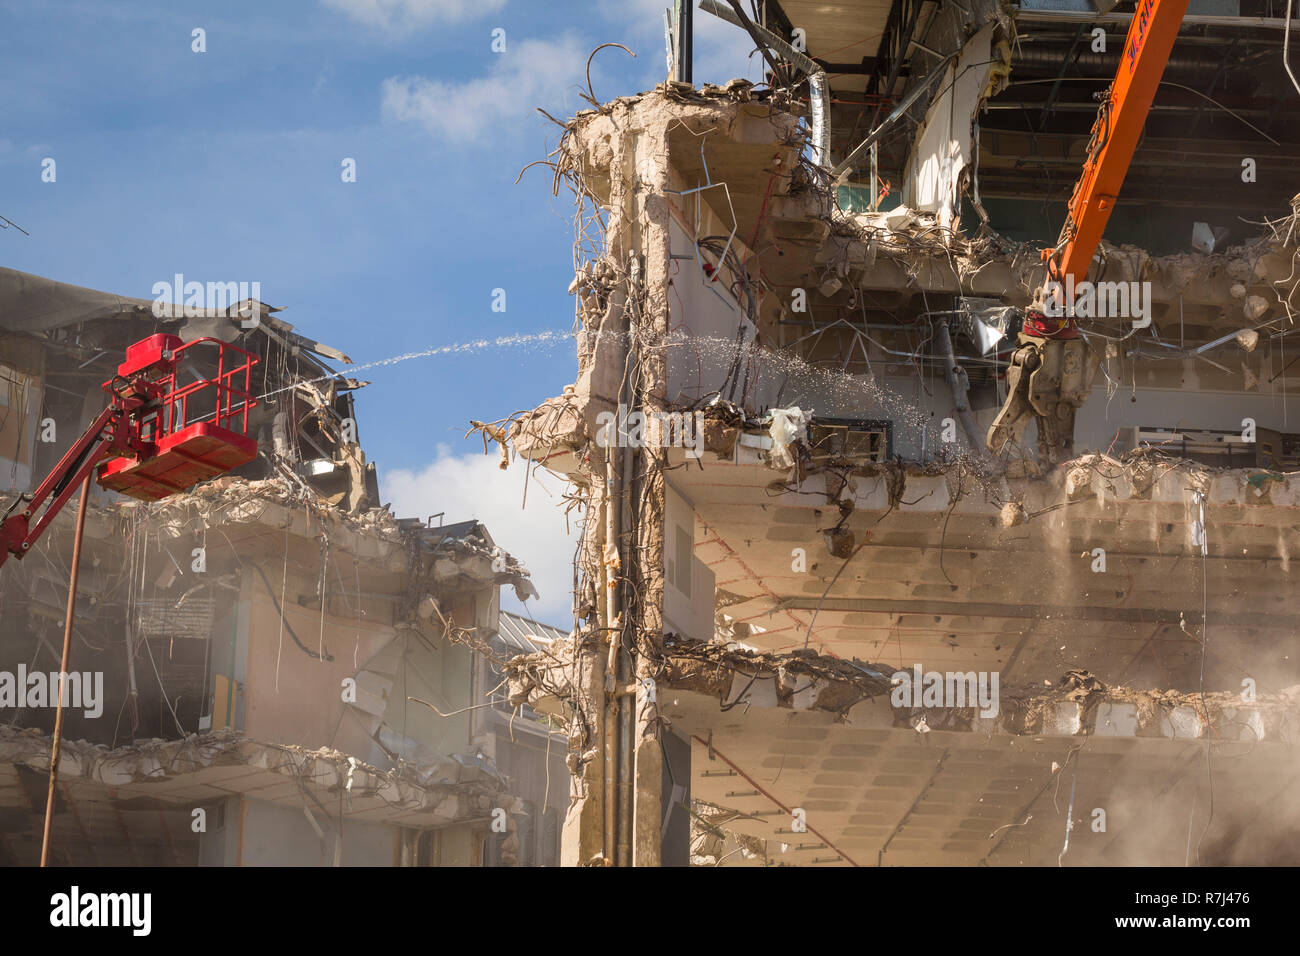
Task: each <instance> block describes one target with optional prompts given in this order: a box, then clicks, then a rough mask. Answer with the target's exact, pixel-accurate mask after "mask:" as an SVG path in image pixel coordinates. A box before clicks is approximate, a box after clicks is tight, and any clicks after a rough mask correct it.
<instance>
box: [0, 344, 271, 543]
mask: <svg viewBox="0 0 1300 956" xmlns="http://www.w3.org/2000/svg"><path fill="white" fill-rule="evenodd" d="M258 361H259V359H258V358H257V356H255V355H253V354H252V353H251V352H248V351H245V350H244V349H241V348H239V347H238V346H235V345H231V344H229V343H227V342H222V341H221V340H219V339H213V338H201V339H194V340H193V341H190V342H185V341H183V340H182V339H180V338H179V337H178V336H175V335H168V334H164V333H160V334H157V335H151V336H149V337H148V338H147V339H143V340H142V341H139V342H136V343H135V344H134V345H132V346H130V347H129V348H127V350H126V361H125V362H123V363H122V364H121V365H119V366H118V369H117V374H116V375H115V376H113V378H112V379H111V380H110V381H108V382H105V383H104V390H105V391H106V392H107V393H108V396H109V403H108V407H107V408H105V409H104V410H103V411H102V412H100V414H99V417H97V418H96V419H95V420H94V422H92V423H91V425H90V427H89V428H87V429H86V431H85V432H84V433H83V434H82V436H81V437H80V438H79V439H78V440H77V441H76V442H75V443H74V444H73V446H72V447H71V448H69V449H68V452H67V454H65V455H64V456H63V458H62V459H61V460H60V461H59V463H58V464H57V465H56V466H55V467H54V470H53V471H52V472H50V474H49V476H48V477H47V478H46V479H45V480H44V481H43V482H41V485H40V487H39V488H37V489H36V490H35V491H34V492H32V493H31V494H30V495H25V496H23V497H22V498H20V499H19V500H18V501H17V502H15V505H14V508H12V509H11V513H10V514H9V515H8V516H7V517H6V518H5V519H4V521H3V523H0V546H2V547H0V564H4V562H5V560H6V559H7V558H8V557H9V556H10V555H13V556H14V557H17V558H22V557H23V555H25V554H26V553H27V552H28V551H29V550H30V549H31V546H32V545H33V544H34V543H35V542H36V539H37V538H39V537H40V536H41V533H42V532H44V531H45V529H46V527H47V526H48V525H49V523H50V522H51V521H52V520H53V519H54V516H55V515H57V514H58V513H59V511H60V510H61V509H62V508H63V506H64V505H65V504H67V502H68V499H70V498H71V497H72V496H73V494H74V493H75V492H76V491H77V488H78V487H80V486H81V484H82V483H83V482H84V481H85V480H86V478H87V476H88V475H89V474H90V473H91V472H92V470H95V469H98V474H97V475H96V480H97V481H98V482H99V484H100V485H101V486H102V487H104V488H108V489H110V490H112V491H118V492H121V493H122V494H124V495H129V496H131V497H132V498H138V499H140V500H142V501H158V500H159V499H162V498H166V497H167V496H168V495H173V494H176V493H177V492H180V491H185V490H187V489H188V488H192V487H193V486H194V485H196V484H197V483H198V482H200V481H204V480H206V479H208V478H214V477H216V476H217V475H221V474H224V473H226V472H228V471H230V470H231V469H233V468H238V467H239V466H240V465H242V464H244V463H245V462H248V461H251V460H252V459H253V458H255V457H256V456H257V442H256V441H255V440H254V439H252V438H249V437H248V413H249V411H250V410H251V409H252V408H253V407H254V406H256V405H257V400H256V399H254V398H253V396H252V394H251V393H250V392H249V385H250V376H251V372H252V368H253V366H254V365H256V364H257V362H258ZM185 377H188V378H189V379H190V380H189V381H184V380H183V379H184V378H185ZM106 459H107V460H106ZM19 507H21V508H22V510H21V511H17V513H13V512H14V511H16V509H17V508H19Z"/></svg>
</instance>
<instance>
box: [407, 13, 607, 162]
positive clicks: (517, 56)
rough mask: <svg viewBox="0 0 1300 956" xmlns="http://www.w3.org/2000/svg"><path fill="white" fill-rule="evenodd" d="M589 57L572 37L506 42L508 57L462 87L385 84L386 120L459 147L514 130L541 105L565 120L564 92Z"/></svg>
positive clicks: (419, 79) (421, 80) (423, 80)
mask: <svg viewBox="0 0 1300 956" xmlns="http://www.w3.org/2000/svg"><path fill="white" fill-rule="evenodd" d="M586 56H587V54H586V52H584V51H583V50H582V49H581V46H580V44H579V43H578V42H577V41H576V40H574V39H573V38H572V37H566V38H564V39H561V40H534V39H528V40H521V41H519V42H517V43H516V42H514V41H513V40H508V45H507V47H506V52H504V53H498V54H494V55H493V60H494V61H495V62H494V63H493V65H492V68H491V69H490V70H489V71H488V73H487V74H486V75H485V76H480V77H476V78H475V79H472V80H465V81H463V82H454V81H452V82H449V81H446V80H439V79H429V78H428V77H423V76H402V77H398V76H394V77H390V78H389V79H387V80H385V81H384V85H383V91H382V97H383V98H382V110H383V115H384V117H385V118H387V119H392V120H398V121H401V122H412V123H417V124H419V125H420V126H423V127H424V128H425V129H426V130H427V131H428V132H430V133H433V134H435V135H439V136H445V137H447V138H449V139H453V140H455V141H457V142H458V143H465V142H469V141H472V140H476V139H479V138H480V137H482V136H483V135H484V134H485V133H488V132H490V131H500V130H502V129H503V128H508V127H510V126H513V125H514V124H515V123H518V122H519V121H520V120H522V119H524V118H525V117H527V116H528V115H529V114H531V113H532V112H533V109H534V107H538V106H540V107H542V108H544V109H546V110H547V111H548V112H550V113H551V114H552V115H554V116H557V117H561V118H562V117H563V116H565V115H567V112H568V111H566V109H565V106H566V104H565V103H564V98H565V97H564V94H565V89H566V87H568V86H569V85H571V84H573V83H575V82H578V80H579V78H580V77H581V76H582V71H583V63H584V61H585V60H586ZM584 82H585V81H584ZM570 99H573V100H576V97H570Z"/></svg>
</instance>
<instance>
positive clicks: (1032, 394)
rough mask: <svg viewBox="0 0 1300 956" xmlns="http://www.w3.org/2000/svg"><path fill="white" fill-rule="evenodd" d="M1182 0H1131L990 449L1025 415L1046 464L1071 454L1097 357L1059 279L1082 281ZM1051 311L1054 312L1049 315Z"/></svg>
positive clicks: (1017, 429)
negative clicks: (1077, 419)
mask: <svg viewBox="0 0 1300 956" xmlns="http://www.w3.org/2000/svg"><path fill="white" fill-rule="evenodd" d="M1187 3H1188V0H1138V3H1137V9H1136V10H1135V11H1134V14H1133V22H1132V23H1131V24H1130V25H1129V30H1128V36H1127V38H1126V39H1125V40H1124V49H1123V50H1122V51H1121V53H1120V61H1119V68H1118V69H1117V70H1116V73H1115V79H1114V81H1113V82H1112V83H1111V85H1110V87H1109V88H1108V89H1107V90H1106V92H1105V93H1104V94H1103V99H1102V103H1101V108H1100V109H1099V110H1098V111H1097V119H1096V120H1095V121H1094V123H1093V126H1092V136H1091V139H1090V141H1089V143H1088V154H1087V158H1086V159H1085V160H1084V164H1083V172H1082V174H1081V175H1080V177H1079V181H1078V182H1077V183H1076V184H1075V187H1074V193H1073V195H1072V196H1071V197H1070V205H1069V209H1068V211H1067V213H1066V217H1065V225H1064V226H1063V227H1062V228H1061V236H1060V239H1059V240H1058V241H1057V244H1056V247H1055V248H1054V249H1044V250H1043V252H1042V257H1043V261H1044V262H1046V263H1047V279H1046V282H1045V283H1044V286H1043V289H1042V290H1040V292H1039V293H1038V295H1037V296H1036V297H1035V299H1034V302H1033V304H1032V305H1031V306H1030V307H1029V309H1028V311H1027V313H1026V315H1025V322H1024V326H1023V328H1022V329H1021V332H1020V335H1019V337H1018V340H1017V342H1018V347H1017V348H1016V350H1015V351H1014V352H1013V353H1012V355H1011V361H1010V364H1009V365H1008V367H1007V398H1006V401H1005V402H1004V403H1003V406H1002V410H1001V411H1000V412H999V413H998V416H997V418H995V419H994V421H993V425H992V426H991V427H990V428H989V433H988V437H987V439H986V444H987V445H988V447H989V450H990V451H992V452H993V453H994V454H995V455H996V454H1000V453H1001V452H1002V450H1003V449H1004V448H1005V447H1006V446H1007V445H1008V444H1011V443H1014V444H1019V443H1020V441H1021V439H1022V437H1023V435H1024V431H1025V427H1026V426H1027V425H1028V424H1029V419H1030V417H1033V418H1034V419H1035V420H1036V422H1037V425H1038V450H1039V457H1040V459H1041V460H1042V461H1043V462H1044V463H1045V464H1048V465H1055V464H1057V463H1058V462H1060V461H1063V460H1065V459H1067V458H1069V457H1071V456H1072V455H1073V453H1074V415H1075V412H1076V411H1077V410H1078V408H1079V406H1080V405H1082V404H1083V403H1084V401H1085V400H1086V399H1087V397H1088V392H1089V390H1090V389H1091V387H1092V377H1093V375H1094V374H1095V373H1096V368H1097V358H1096V356H1092V355H1090V354H1089V351H1088V348H1087V343H1085V342H1084V341H1083V340H1082V339H1081V338H1079V331H1078V328H1077V326H1076V325H1075V317H1074V315H1073V308H1072V303H1068V302H1064V301H1063V298H1062V295H1061V288H1062V285H1063V284H1064V283H1066V281H1067V278H1070V279H1073V280H1074V281H1075V282H1079V281H1082V280H1083V279H1084V278H1085V277H1086V276H1087V274H1088V269H1089V267H1090V266H1091V265H1092V259H1093V255H1094V254H1095V253H1096V251H1097V245H1098V244H1099V243H1100V242H1101V237H1102V233H1103V232H1105V229H1106V222H1107V220H1109V219H1110V214H1111V211H1112V210H1113V209H1114V208H1115V202H1116V200H1117V199H1118V197H1119V191H1120V187H1121V186H1122V185H1123V183H1124V176H1125V174H1127V173H1128V167H1129V163H1130V162H1131V161H1132V159H1133V153H1134V152H1135V151H1136V150H1137V145H1138V140H1139V139H1140V138H1141V135H1142V127H1143V126H1144V125H1145V124H1146V119H1147V114H1148V113H1149V112H1150V110H1151V101H1152V100H1153V99H1154V98H1155V94H1156V89H1157V88H1158V87H1159V86H1160V78H1161V76H1162V75H1163V74H1164V71H1165V64H1166V63H1168V61H1169V53H1170V51H1171V50H1172V49H1173V45H1174V40H1175V38H1177V36H1178V28H1179V26H1181V24H1182V22H1183V16H1184V15H1185V14H1186V12H1187ZM1049 312H1050V313H1054V314H1049Z"/></svg>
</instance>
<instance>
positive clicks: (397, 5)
mask: <svg viewBox="0 0 1300 956" xmlns="http://www.w3.org/2000/svg"><path fill="white" fill-rule="evenodd" d="M321 2H322V3H324V4H325V6H327V7H333V8H334V9H335V10H339V11H341V12H342V13H345V14H347V15H348V16H350V17H351V18H352V19H354V20H356V21H358V22H360V23H364V24H366V25H367V26H372V27H379V28H380V29H383V30H389V31H392V32H408V31H414V30H420V29H423V28H425V27H428V26H430V25H431V24H433V23H438V22H441V23H456V22H458V21H461V20H464V19H466V18H468V17H470V16H471V15H472V16H481V15H483V14H487V13H494V12H495V11H497V10H500V9H501V8H502V7H504V6H505V5H506V0H321Z"/></svg>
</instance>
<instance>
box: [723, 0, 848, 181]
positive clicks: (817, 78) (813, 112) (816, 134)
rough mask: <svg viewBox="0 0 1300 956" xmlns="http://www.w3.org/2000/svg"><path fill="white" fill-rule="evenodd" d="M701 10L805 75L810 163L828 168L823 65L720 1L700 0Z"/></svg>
mask: <svg viewBox="0 0 1300 956" xmlns="http://www.w3.org/2000/svg"><path fill="white" fill-rule="evenodd" d="M700 9H701V10H703V11H704V12H705V13H711V14H713V15H714V16H715V17H718V18H719V19H722V20H726V21H727V22H728V23H731V24H734V25H735V26H738V27H741V28H742V29H744V30H748V31H749V32H750V34H751V35H753V36H757V37H758V38H759V39H761V40H762V41H763V42H764V43H766V44H767V45H768V46H770V47H771V48H772V49H773V50H775V51H776V52H777V53H779V54H781V56H783V57H784V58H785V59H787V60H789V61H790V62H791V63H793V64H794V65H795V66H797V67H798V68H799V69H801V70H803V72H804V73H806V74H808V112H809V114H810V117H811V125H812V154H813V162H814V163H816V164H817V165H818V166H829V165H830V162H831V97H830V84H829V82H828V81H827V79H826V71H825V70H824V69H823V68H822V66H821V65H820V64H819V63H817V61H815V60H813V59H812V58H811V57H810V56H808V55H807V54H805V53H800V52H799V51H798V50H796V49H795V48H794V47H792V46H791V45H790V44H789V43H786V42H785V40H783V39H781V37H779V36H777V35H776V34H775V33H773V32H772V31H771V30H769V29H767V27H763V26H760V25H758V24H757V23H754V22H752V21H746V20H743V19H741V18H740V17H738V16H737V15H736V13H735V11H734V10H731V9H729V8H728V7H726V6H724V5H723V4H722V3H720V2H719V0H700Z"/></svg>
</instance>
